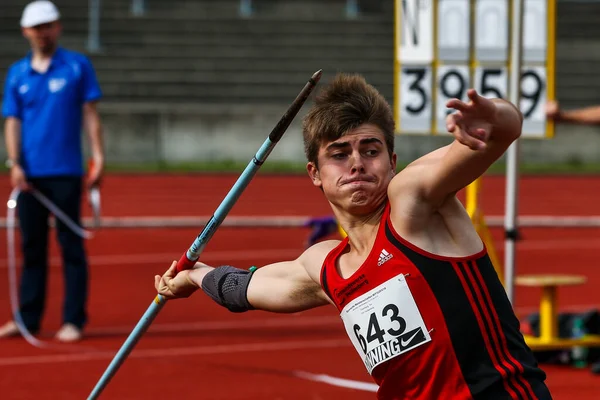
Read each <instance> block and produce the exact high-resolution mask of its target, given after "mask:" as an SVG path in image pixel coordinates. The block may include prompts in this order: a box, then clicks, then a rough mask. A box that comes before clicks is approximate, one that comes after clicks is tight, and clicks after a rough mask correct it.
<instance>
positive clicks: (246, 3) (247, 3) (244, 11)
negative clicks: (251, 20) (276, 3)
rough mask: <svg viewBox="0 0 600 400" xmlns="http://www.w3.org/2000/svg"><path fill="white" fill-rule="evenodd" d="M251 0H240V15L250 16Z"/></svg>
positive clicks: (251, 10)
mask: <svg viewBox="0 0 600 400" xmlns="http://www.w3.org/2000/svg"><path fill="white" fill-rule="evenodd" d="M252 12H253V9H252V0H240V15H241V16H242V17H244V18H248V17H251V16H252Z"/></svg>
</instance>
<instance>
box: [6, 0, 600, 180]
mask: <svg viewBox="0 0 600 400" xmlns="http://www.w3.org/2000/svg"><path fill="white" fill-rule="evenodd" d="M26 3H27V1H25V0H2V2H1V4H0V75H1V76H3V77H5V75H6V70H7V68H8V67H9V65H10V64H11V63H12V62H14V61H15V60H16V59H18V58H21V57H22V56H23V55H24V54H25V52H26V51H27V49H28V47H27V42H26V41H25V39H24V38H23V37H22V36H21V33H20V29H19V17H20V15H21V12H22V10H23V7H24V5H25V4H26ZM55 3H56V5H57V6H58V8H59V9H60V10H61V13H62V16H63V17H62V19H63V25H64V32H63V36H62V40H61V43H62V45H63V46H64V47H66V48H70V49H73V50H76V51H81V52H84V53H85V54H87V55H88V56H89V57H90V58H91V60H92V62H93V65H94V67H95V68H96V71H97V74H98V79H99V82H100V85H101V88H102V90H103V91H104V95H105V96H104V98H103V99H102V101H101V102H100V111H101V117H102V122H103V124H104V127H105V138H106V157H107V163H108V167H109V169H112V170H120V169H121V170H123V169H127V170H132V169H134V170H166V169H175V168H183V169H191V170H196V169H198V168H202V169H219V168H226V167H227V165H228V163H230V162H241V163H245V162H247V160H248V159H249V158H250V157H251V156H252V155H253V152H254V151H255V150H256V148H257V146H259V145H260V144H261V143H262V141H263V140H264V137H265V135H266V134H268V133H269V132H270V130H271V129H272V128H273V126H274V124H275V123H276V121H277V120H278V119H279V117H280V115H281V113H282V112H283V111H284V110H285V108H286V107H287V105H288V104H289V103H290V102H291V101H292V100H293V98H294V97H295V95H296V93H297V92H298V91H299V89H300V88H301V87H302V85H303V84H304V82H305V81H306V80H307V78H308V77H310V75H311V74H312V73H313V72H314V71H316V70H317V69H320V68H322V69H323V71H324V78H323V80H322V82H326V81H327V80H329V79H330V78H331V77H332V76H333V75H334V74H335V73H336V72H338V71H344V72H357V73H361V74H363V75H364V76H365V77H366V79H367V80H368V81H369V82H370V83H372V84H373V85H374V86H376V87H377V88H378V89H379V90H380V91H381V92H382V93H383V94H384V95H385V96H386V98H387V99H388V100H389V101H390V103H393V100H394V99H393V90H394V76H393V74H394V65H393V58H394V37H393V36H394V2H393V1H391V0H388V1H384V0H362V1H359V0H325V1H318V0H254V1H249V0H170V1H162V0H90V1H83V0H57V1H56V2H55ZM556 14H557V21H556V37H557V39H556V40H557V43H556V93H557V98H558V99H559V100H560V102H561V105H562V107H564V108H565V109H569V108H573V107H580V106H585V105H592V104H596V103H600V90H599V89H600V80H599V79H598V75H599V74H600V72H598V68H597V61H598V59H600V26H599V25H598V23H597V16H598V15H600V1H594V0H557V13H556ZM308 106H309V104H307V106H305V107H304V111H305V110H306V109H308ZM301 115H302V113H301ZM301 115H300V116H299V117H298V118H296V121H295V122H294V124H293V125H292V126H291V127H290V132H289V133H288V134H287V135H286V136H285V138H284V140H283V141H282V143H281V144H280V145H278V147H277V148H276V149H275V151H274V153H273V155H272V157H271V158H270V162H269V163H268V164H269V165H266V166H265V168H271V169H285V168H287V166H289V164H300V165H302V164H303V163H304V155H303V151H302V143H301V135H300V121H301ZM565 131H568V132H569V133H568V134H563V133H564V132H565ZM597 131H598V128H590V127H578V126H569V125H564V126H558V127H557V135H556V137H555V138H554V139H552V140H542V141H538V140H533V141H529V140H527V141H524V143H523V146H522V149H521V153H522V161H523V163H524V166H523V167H524V168H527V166H528V165H532V164H536V165H538V166H539V165H541V164H546V165H548V164H549V165H550V166H552V168H555V169H558V168H560V167H561V166H559V165H557V163H559V164H562V165H563V166H565V165H567V166H568V167H569V169H571V170H577V169H590V168H594V169H595V167H594V166H593V164H598V165H600V161H599V160H600V135H598V134H597V133H598V132H597ZM447 140H448V138H436V137H412V136H406V137H402V139H401V140H398V141H397V149H396V150H397V152H398V155H399V159H400V161H401V162H409V161H411V160H413V159H415V158H417V157H418V156H420V155H422V154H424V153H425V152H426V151H428V150H430V149H432V148H435V147H438V146H439V145H441V144H444V143H446V142H447ZM86 149H87V146H86ZM4 151H5V149H4V146H2V148H1V150H0V152H4ZM217 161H218V163H216V164H215V162H217ZM206 164H208V165H206ZM211 164H212V166H211ZM525 164H527V165H525ZM549 168H550V167H549Z"/></svg>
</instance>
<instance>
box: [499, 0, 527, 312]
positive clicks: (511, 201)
mask: <svg viewBox="0 0 600 400" xmlns="http://www.w3.org/2000/svg"><path fill="white" fill-rule="evenodd" d="M523 3H524V0H512V10H511V12H512V27H511V42H510V43H511V48H510V60H511V62H510V78H509V85H510V86H509V100H510V102H511V103H513V104H514V105H516V106H517V107H519V100H520V94H521V53H522V39H523V38H522V36H523V10H524V4H523ZM518 175H519V140H515V142H514V143H513V144H512V145H511V146H510V147H509V148H508V152H507V158H506V200H505V214H504V234H505V241H504V268H505V274H504V276H505V281H504V287H505V289H506V294H507V296H508V299H509V300H510V301H511V303H513V304H514V278H515V252H516V240H517V228H518V227H517V197H518V194H519V188H518V178H519V176H518Z"/></svg>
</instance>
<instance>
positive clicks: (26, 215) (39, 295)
mask: <svg viewBox="0 0 600 400" xmlns="http://www.w3.org/2000/svg"><path fill="white" fill-rule="evenodd" d="M40 190H43V188H40ZM17 211H18V215H19V227H20V231H21V249H22V252H23V271H22V273H21V285H20V294H19V308H20V312H21V317H22V318H23V323H24V324H25V326H26V327H27V329H28V330H29V331H30V332H32V333H35V332H37V331H39V329H40V324H41V319H42V315H43V312H44V306H45V302H46V282H47V277H48V210H47V209H46V208H45V207H44V206H43V205H42V204H40V202H39V201H38V200H37V199H36V198H35V197H33V195H32V194H30V193H27V192H22V193H21V194H20V195H19V198H18V201H17Z"/></svg>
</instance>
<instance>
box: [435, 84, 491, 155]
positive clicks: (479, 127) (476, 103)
mask: <svg viewBox="0 0 600 400" xmlns="http://www.w3.org/2000/svg"><path fill="white" fill-rule="evenodd" d="M467 96H468V97H469V100H470V101H469V102H468V103H465V102H463V101H461V100H459V99H452V100H449V101H448V102H447V103H446V107H448V108H453V109H454V110H456V112H454V113H452V114H450V115H448V117H447V118H446V129H447V130H448V132H450V133H452V134H453V135H454V138H455V139H456V140H458V141H459V142H460V143H462V144H464V145H465V146H467V147H469V148H471V149H472V150H483V149H485V148H486V143H487V141H488V139H489V137H490V133H491V131H492V127H493V125H494V121H495V118H496V109H497V107H496V104H494V101H492V100H490V99H486V98H485V97H482V96H480V95H479V94H477V91H476V90H475V89H469V90H468V91H467Z"/></svg>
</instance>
